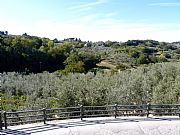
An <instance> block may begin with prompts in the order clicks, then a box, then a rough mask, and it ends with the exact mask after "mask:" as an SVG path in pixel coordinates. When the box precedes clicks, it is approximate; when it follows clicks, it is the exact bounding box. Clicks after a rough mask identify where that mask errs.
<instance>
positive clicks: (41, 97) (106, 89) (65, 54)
mask: <svg viewBox="0 0 180 135" xmlns="http://www.w3.org/2000/svg"><path fill="white" fill-rule="evenodd" d="M178 45H179V42H175V43H164V42H158V41H154V40H129V41H127V42H124V43H121V42H111V41H107V42H95V43H93V42H83V41H81V40H80V39H77V38H75V39H74V38H73V39H64V40H58V39H54V40H50V39H48V38H40V37H36V36H29V35H28V34H26V33H25V34H23V35H22V36H17V35H8V32H7V31H6V32H3V31H0V110H11V111H16V110H22V109H39V108H43V107H47V108H52V107H67V106H79V105H107V104H143V103H179V102H180V83H179V82H180V63H179V62H178V61H179V56H180V55H179V54H180V49H179V46H178Z"/></svg>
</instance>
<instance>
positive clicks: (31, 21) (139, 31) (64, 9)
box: [0, 0, 180, 42]
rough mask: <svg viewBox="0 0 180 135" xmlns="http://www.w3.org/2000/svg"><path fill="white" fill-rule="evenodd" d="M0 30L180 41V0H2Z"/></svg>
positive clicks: (87, 37)
mask: <svg viewBox="0 0 180 135" xmlns="http://www.w3.org/2000/svg"><path fill="white" fill-rule="evenodd" d="M0 9H1V16H0V30H4V31H6V30H7V31H9V33H12V34H20V35H21V34H23V33H25V32H26V33H28V34H30V35H35V36H40V37H49V38H51V39H53V38H58V39H64V38H68V37H77V38H81V39H82V40H91V41H107V40H112V41H126V40H128V39H154V40H159V41H168V42H172V41H180V17H179V16H180V0H69V1H68V0H0Z"/></svg>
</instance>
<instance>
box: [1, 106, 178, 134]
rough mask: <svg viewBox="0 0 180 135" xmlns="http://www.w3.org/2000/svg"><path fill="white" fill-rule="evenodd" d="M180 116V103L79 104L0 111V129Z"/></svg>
mask: <svg viewBox="0 0 180 135" xmlns="http://www.w3.org/2000/svg"><path fill="white" fill-rule="evenodd" d="M150 114H151V115H153V116H165V115H168V116H172V115H173V116H179V117H180V104H141V105H107V106H82V105H81V106H77V107H67V108H52V109H47V108H43V109H39V110H26V111H16V112H0V130H2V129H3V127H4V128H5V129H7V127H8V126H13V125H19V124H26V123H36V122H43V123H44V124H46V123H47V121H52V120H62V119H73V118H80V119H81V120H83V118H89V117H108V116H110V117H111V116H113V117H114V118H117V117H118V116H146V117H149V116H150Z"/></svg>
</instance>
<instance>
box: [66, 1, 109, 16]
mask: <svg viewBox="0 0 180 135" xmlns="http://www.w3.org/2000/svg"><path fill="white" fill-rule="evenodd" d="M107 2H108V0H96V1H94V2H90V3H89V2H85V3H83V4H82V3H81V4H78V3H77V4H76V5H75V6H72V7H70V8H68V9H69V10H70V11H72V12H73V13H79V12H83V11H88V10H91V9H92V8H94V7H96V6H97V5H101V4H105V3H107Z"/></svg>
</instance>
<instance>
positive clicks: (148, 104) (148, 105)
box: [146, 103, 150, 118]
mask: <svg viewBox="0 0 180 135" xmlns="http://www.w3.org/2000/svg"><path fill="white" fill-rule="evenodd" d="M146 109H147V118H148V117H149V114H150V113H149V111H150V103H147V108H146Z"/></svg>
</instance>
